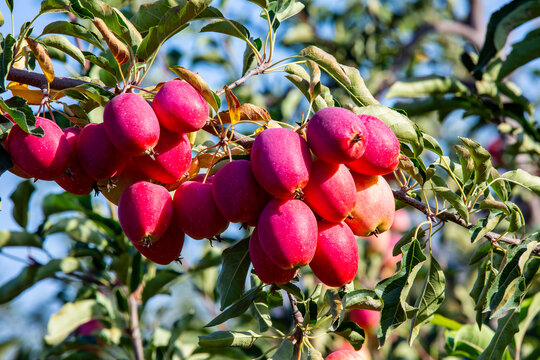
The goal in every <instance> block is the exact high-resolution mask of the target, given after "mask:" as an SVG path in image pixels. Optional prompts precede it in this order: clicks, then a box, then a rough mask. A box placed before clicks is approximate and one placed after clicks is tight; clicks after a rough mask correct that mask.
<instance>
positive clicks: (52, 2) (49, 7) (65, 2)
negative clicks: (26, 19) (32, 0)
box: [39, 0, 69, 15]
mask: <svg viewBox="0 0 540 360" xmlns="http://www.w3.org/2000/svg"><path fill="white" fill-rule="evenodd" d="M68 6H69V0H42V1H41V9H40V11H39V14H40V15H41V14H46V13H51V12H67V11H68V10H67V7H68Z"/></svg>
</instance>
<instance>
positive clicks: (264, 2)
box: [248, 0, 268, 9]
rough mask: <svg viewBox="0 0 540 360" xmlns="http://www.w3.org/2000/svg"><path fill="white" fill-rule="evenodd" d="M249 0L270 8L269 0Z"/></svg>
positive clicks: (264, 7)
mask: <svg viewBox="0 0 540 360" xmlns="http://www.w3.org/2000/svg"><path fill="white" fill-rule="evenodd" d="M248 1H249V2H252V3H254V4H257V5H259V6H260V7H262V8H263V9H266V8H268V0H248Z"/></svg>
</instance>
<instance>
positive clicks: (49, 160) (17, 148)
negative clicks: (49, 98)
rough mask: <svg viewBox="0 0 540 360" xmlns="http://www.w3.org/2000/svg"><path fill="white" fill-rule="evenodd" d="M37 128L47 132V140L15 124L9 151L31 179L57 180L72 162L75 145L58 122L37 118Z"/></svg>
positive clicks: (9, 139) (8, 141) (8, 144)
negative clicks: (70, 141) (69, 140)
mask: <svg viewBox="0 0 540 360" xmlns="http://www.w3.org/2000/svg"><path fill="white" fill-rule="evenodd" d="M36 127H41V128H42V129H43V131H44V132H45V135H43V137H37V136H33V135H30V134H28V133H26V132H24V131H23V130H22V129H21V128H20V127H19V125H14V126H13V127H12V128H11V131H10V132H9V135H8V139H7V146H8V149H7V150H8V152H9V154H10V156H11V160H12V161H13V164H14V165H15V166H16V167H18V168H19V169H21V170H22V171H23V172H24V173H26V174H27V175H29V176H30V177H33V178H37V179H41V180H54V179H56V178H58V177H59V176H61V175H62V174H63V173H64V172H65V171H66V169H67V168H68V166H69V164H70V162H71V159H72V156H73V154H72V153H71V146H70V145H69V142H68V141H67V139H66V137H65V135H64V133H63V132H62V129H60V126H58V125H57V124H56V123H55V122H53V121H51V120H49V119H45V118H42V117H39V116H37V117H36Z"/></svg>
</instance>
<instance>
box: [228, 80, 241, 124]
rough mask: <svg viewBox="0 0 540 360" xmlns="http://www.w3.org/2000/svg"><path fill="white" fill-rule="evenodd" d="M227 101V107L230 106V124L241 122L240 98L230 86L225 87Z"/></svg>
mask: <svg viewBox="0 0 540 360" xmlns="http://www.w3.org/2000/svg"><path fill="white" fill-rule="evenodd" d="M225 99H226V100H227V105H229V117H230V121H229V122H230V123H231V124H236V123H237V122H238V121H240V101H238V98H237V97H236V96H235V95H234V94H233V92H232V91H231V89H229V87H228V86H225Z"/></svg>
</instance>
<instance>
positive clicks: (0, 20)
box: [0, 12, 4, 26]
mask: <svg viewBox="0 0 540 360" xmlns="http://www.w3.org/2000/svg"><path fill="white" fill-rule="evenodd" d="M2 25H4V14H2V12H0V26H2Z"/></svg>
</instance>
